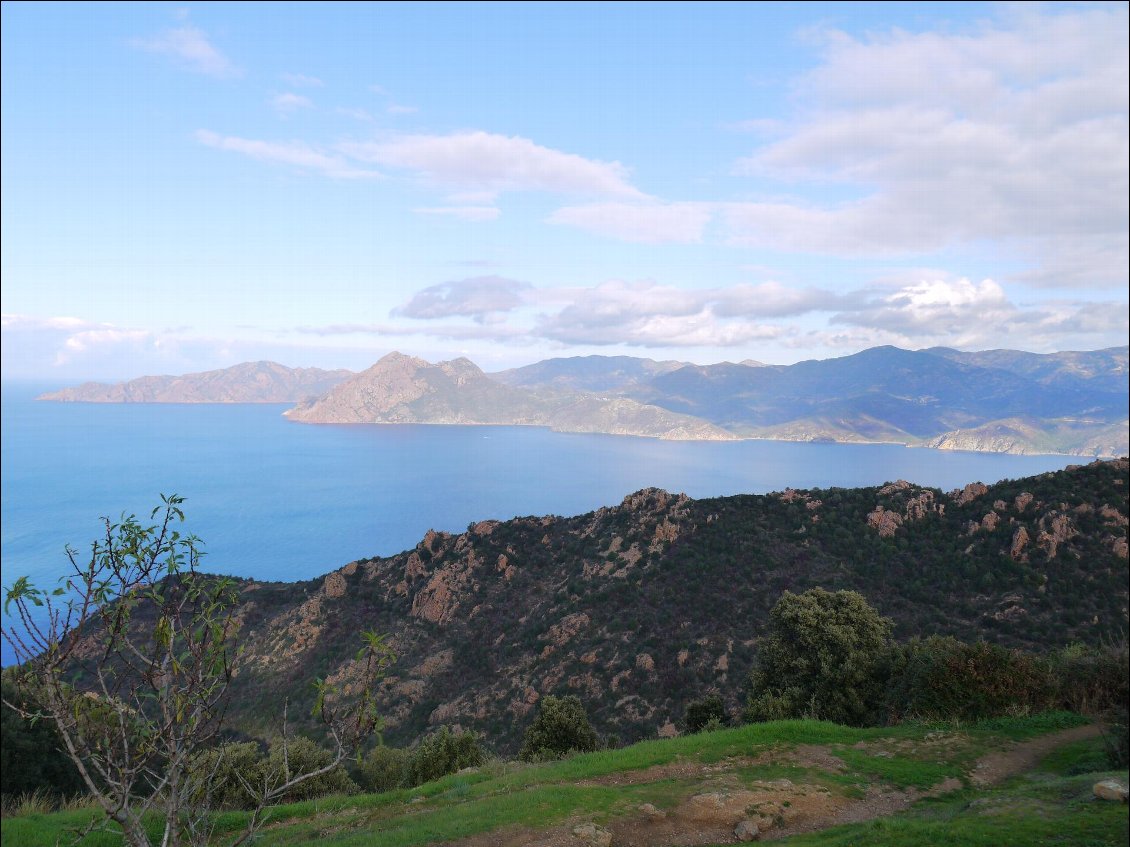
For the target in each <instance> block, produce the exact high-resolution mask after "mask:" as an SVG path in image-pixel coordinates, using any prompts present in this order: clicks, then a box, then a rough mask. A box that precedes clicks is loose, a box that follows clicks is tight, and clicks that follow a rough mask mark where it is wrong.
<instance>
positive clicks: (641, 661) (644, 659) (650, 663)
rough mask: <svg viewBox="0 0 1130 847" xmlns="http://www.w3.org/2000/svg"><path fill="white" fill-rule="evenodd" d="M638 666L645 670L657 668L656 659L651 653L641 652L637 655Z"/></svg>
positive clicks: (649, 670)
mask: <svg viewBox="0 0 1130 847" xmlns="http://www.w3.org/2000/svg"><path fill="white" fill-rule="evenodd" d="M636 667H637V668H639V669H640V670H643V671H648V672H651V671H653V670H655V659H653V658H651V655H650V654H649V653H640V654H639V655H638V656H636Z"/></svg>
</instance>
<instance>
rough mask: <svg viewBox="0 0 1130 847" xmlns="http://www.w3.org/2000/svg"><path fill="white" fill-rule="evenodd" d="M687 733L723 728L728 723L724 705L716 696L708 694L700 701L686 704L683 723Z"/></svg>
mask: <svg viewBox="0 0 1130 847" xmlns="http://www.w3.org/2000/svg"><path fill="white" fill-rule="evenodd" d="M683 722H684V723H685V724H686V727H687V732H702V730H703V729H705V728H706V727H707V726H718V727H723V726H726V724H728V723H729V716H728V715H727V714H726V704H725V703H724V702H723V701H722V698H721V697H719V696H718V695H717V694H710V695H708V696H706V697H703V698H702V699H701V700H692V701H691V702H690V703H688V704H687V714H686V718H685V719H684V721H683Z"/></svg>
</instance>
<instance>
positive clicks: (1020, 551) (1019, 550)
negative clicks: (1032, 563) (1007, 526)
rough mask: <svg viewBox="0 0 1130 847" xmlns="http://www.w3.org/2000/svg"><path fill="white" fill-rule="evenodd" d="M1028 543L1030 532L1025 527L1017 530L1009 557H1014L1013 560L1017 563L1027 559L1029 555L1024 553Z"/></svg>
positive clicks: (1013, 535)
mask: <svg viewBox="0 0 1130 847" xmlns="http://www.w3.org/2000/svg"><path fill="white" fill-rule="evenodd" d="M1028 541H1029V538H1028V530H1027V529H1025V528H1024V527H1020V528H1019V529H1017V530H1016V532H1014V533H1013V534H1012V544H1011V545H1009V548H1008V555H1010V556H1012V558H1013V560H1014V561H1017V562H1019V561H1021V559H1023V558H1026V557H1027V554H1026V553H1025V552H1024V548H1025V547H1027V546H1028Z"/></svg>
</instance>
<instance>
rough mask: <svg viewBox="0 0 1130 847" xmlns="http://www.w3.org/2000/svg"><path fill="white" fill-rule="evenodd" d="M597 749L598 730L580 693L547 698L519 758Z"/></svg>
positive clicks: (557, 756)
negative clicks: (589, 716)
mask: <svg viewBox="0 0 1130 847" xmlns="http://www.w3.org/2000/svg"><path fill="white" fill-rule="evenodd" d="M596 748H597V740H596V732H594V731H593V728H592V726H591V725H590V724H589V719H588V716H587V715H586V714H585V707H584V706H582V705H581V700H580V698H579V697H577V696H576V695H573V694H570V695H568V696H566V697H553V696H549V697H545V698H543V699H542V701H541V707H540V708H539V709H538V713H537V716H536V717H534V722H533V723H531V724H530V726H529V727H528V728H527V729H526V735H525V737H524V738H523V739H522V749H521V750H520V751H519V753H518V758H520V759H521V760H522V761H525V762H537V761H546V760H549V759H560V758H561V757H562V756H566V755H568V754H569V753H572V752H579V753H587V752H590V751H592V750H595V749H596Z"/></svg>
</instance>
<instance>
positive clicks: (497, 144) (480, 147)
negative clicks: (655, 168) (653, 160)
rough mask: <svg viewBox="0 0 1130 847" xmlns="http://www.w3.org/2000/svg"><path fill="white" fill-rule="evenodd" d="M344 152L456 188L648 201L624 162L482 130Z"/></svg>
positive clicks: (361, 145)
mask: <svg viewBox="0 0 1130 847" xmlns="http://www.w3.org/2000/svg"><path fill="white" fill-rule="evenodd" d="M338 149H339V150H341V152H342V153H344V154H345V155H347V156H350V157H351V158H354V159H357V160H358V161H362V162H370V163H374V164H378V165H383V166H385V167H388V168H401V169H404V170H408V171H415V172H417V173H419V174H421V175H422V176H424V177H426V178H427V179H429V180H431V181H433V182H435V183H437V184H440V185H445V186H453V187H456V188H463V189H472V190H477V191H490V192H502V191H549V192H554V193H562V194H581V195H597V196H616V197H642V195H641V193H640V192H639V191H638V190H637V189H635V188H633V187H632V185H631V184H630V183H629V182H628V172H627V169H626V168H625V167H624V166H623V165H621V164H620V163H619V162H601V161H596V160H593V159H586V158H584V157H582V156H577V155H574V154H572V153H563V152H561V151H560V150H553V149H551V148H549V147H542V146H541V145H538V144H535V143H534V142H533V141H530V140H529V139H526V138H520V137H518V136H505V135H495V134H492V133H488V132H482V131H474V132H459V133H454V134H452V135H404V136H399V137H396V138H393V139H391V140H388V141H373V142H350V143H344V144H341V145H339V147H338Z"/></svg>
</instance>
